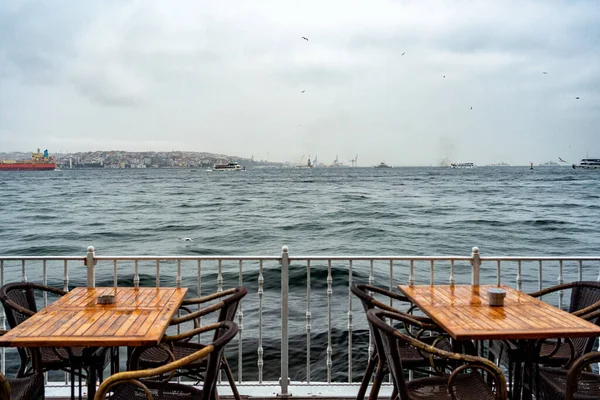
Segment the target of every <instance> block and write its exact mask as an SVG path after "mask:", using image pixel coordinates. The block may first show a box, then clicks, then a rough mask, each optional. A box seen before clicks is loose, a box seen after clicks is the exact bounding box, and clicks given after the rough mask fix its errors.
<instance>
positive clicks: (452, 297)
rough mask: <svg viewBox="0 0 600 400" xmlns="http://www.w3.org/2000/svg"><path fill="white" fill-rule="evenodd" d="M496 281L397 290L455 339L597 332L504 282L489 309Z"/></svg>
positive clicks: (404, 287) (404, 286)
mask: <svg viewBox="0 0 600 400" xmlns="http://www.w3.org/2000/svg"><path fill="white" fill-rule="evenodd" d="M492 287H494V288H497V287H499V286H495V285H481V286H472V285H414V286H410V285H399V286H398V289H400V291H401V292H402V293H403V294H404V295H405V296H406V297H408V298H409V299H410V300H411V301H412V302H413V303H415V304H416V305H417V306H418V307H419V308H420V309H421V310H422V311H423V312H424V313H425V314H427V315H428V316H429V317H430V318H431V319H433V320H434V321H435V322H436V323H437V324H438V325H440V326H441V327H442V328H444V330H446V331H447V332H448V333H449V334H450V336H452V337H453V338H454V339H457V340H466V339H472V340H483V339H543V338H559V337H561V338H562V337H588V336H598V335H600V327H598V326H596V325H594V324H592V323H590V322H588V321H585V320H584V319H582V318H579V317H576V316H574V315H571V314H569V313H568V312H565V311H563V310H560V309H558V308H556V307H553V306H551V305H550V304H548V303H544V302H543V301H540V300H538V299H536V298H533V297H531V296H529V295H527V294H525V293H523V292H520V291H518V290H516V289H513V288H511V287H508V286H500V287H501V288H502V289H504V290H506V292H507V293H506V298H505V299H504V306H503V307H491V306H490V305H489V302H488V295H487V290H488V289H489V288H492Z"/></svg>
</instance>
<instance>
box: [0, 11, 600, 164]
mask: <svg viewBox="0 0 600 400" xmlns="http://www.w3.org/2000/svg"><path fill="white" fill-rule="evenodd" d="M599 20H600V3H595V2H580V1H551V2H542V1H533V0H525V1H502V2H500V1H492V2H489V1H466V0H458V1H454V2H446V1H442V0H433V1H431V2H418V1H410V0H409V1H403V2H394V1H383V0H378V1H373V2H363V1H358V0H351V1H343V2H342V1H340V0H332V1H328V2H318V1H316V0H315V1H313V0H305V1H303V2H299V3H292V2H286V1H281V2H264V1H258V2H252V3H247V2H243V1H233V2H227V3H218V2H204V1H191V0H190V1H181V2H177V3H171V2H162V1H143V2H140V1H119V2H110V3H109V2H105V1H99V0H90V1H85V2H72V1H66V0H56V1H52V2H34V1H29V0H22V1H10V0H9V1H6V2H2V3H0V37H2V38H3V40H0V65H1V66H2V68H1V69H0V152H11V151H22V152H32V151H35V150H36V149H37V148H42V149H45V148H47V149H49V151H50V153H58V152H59V151H62V152H80V151H93V150H94V149H96V150H103V151H109V150H111V149H112V150H117V149H119V150H123V151H171V150H181V151H199V152H201V151H206V152H211V153H217V154H228V155H233V156H239V157H247V158H250V157H251V156H252V155H254V157H255V159H263V160H269V161H274V162H285V161H287V162H291V163H295V162H299V161H300V160H301V159H302V156H303V155H304V157H305V159H306V157H308V156H309V155H310V156H311V157H312V158H314V157H315V155H317V156H318V157H319V159H320V160H322V161H323V162H325V163H327V164H330V163H332V162H333V160H334V159H335V157H336V155H337V156H339V160H340V161H341V162H343V163H346V164H350V160H351V159H353V158H354V157H355V156H356V155H357V154H358V165H360V166H369V165H375V164H378V163H379V162H382V161H385V162H386V163H388V164H390V165H440V163H442V162H474V163H475V164H478V165H486V164H490V163H500V162H506V163H509V164H512V165H528V163H529V162H530V161H531V162H533V163H534V164H539V163H542V162H547V161H553V162H558V157H561V158H562V159H564V160H565V161H567V162H568V163H575V162H578V161H579V160H580V159H581V158H583V157H585V156H586V155H589V156H590V157H600V140H598V138H599V137H600V136H599V134H600V112H599V111H600V75H599V74H598V71H599V70H600V40H598V38H599V37H600V24H598V21H599Z"/></svg>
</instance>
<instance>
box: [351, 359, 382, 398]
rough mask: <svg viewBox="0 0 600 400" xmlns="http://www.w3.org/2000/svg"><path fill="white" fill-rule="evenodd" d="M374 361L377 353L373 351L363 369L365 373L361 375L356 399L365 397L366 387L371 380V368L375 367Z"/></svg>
mask: <svg viewBox="0 0 600 400" xmlns="http://www.w3.org/2000/svg"><path fill="white" fill-rule="evenodd" d="M376 362H377V353H373V355H372V356H371V357H370V358H369V362H368V363H367V369H366V370H365V374H364V375H363V378H362V381H361V383H360V388H359V389H358V394H357V395H356V400H363V399H364V398H365V394H366V393H367V388H368V387H369V382H370V381H371V377H372V376H373V370H374V369H375V364H376Z"/></svg>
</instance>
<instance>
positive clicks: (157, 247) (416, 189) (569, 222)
mask: <svg viewBox="0 0 600 400" xmlns="http://www.w3.org/2000/svg"><path fill="white" fill-rule="evenodd" d="M0 194H1V196H0V255H2V256H9V255H12V256H16V255H24V256H32V255H36V256H37V255H55V256H56V255H77V256H83V255H85V252H86V248H87V246H89V245H93V246H94V247H95V248H96V253H97V255H169V256H174V255H279V254H280V253H281V248H282V246H284V245H285V246H288V247H289V251H290V255H292V256H294V255H348V254H352V255H460V256H468V255H469V254H470V252H471V248H472V247H473V246H478V247H479V249H480V251H481V254H482V255H483V256H486V255H487V256H491V255H515V256H516V255H519V256H530V255H565V256H567V255H598V254H599V253H600V246H599V245H600V229H599V227H600V171H583V170H573V169H571V168H566V167H538V168H535V169H534V170H530V169H529V167H479V168H474V169H450V168H441V167H419V168H416V167H415V168H413V167H411V168H408V167H407V168H391V169H375V168H337V169H333V168H331V169H318V168H317V169H272V168H264V169H259V168H256V169H250V170H248V171H245V172H235V173H233V172H208V171H204V170H188V169H158V170H157V169H153V170H150V169H148V170H63V171H47V172H4V173H0ZM183 238H190V239H191V241H184V240H183ZM428 265H429V264H427V268H429V266H428ZM264 267H265V296H264V301H265V305H264V317H263V331H265V333H264V338H265V344H264V346H265V352H266V353H268V355H267V356H266V358H267V360H266V366H265V379H269V378H271V379H276V378H277V376H278V375H277V373H278V364H277V363H271V364H276V365H275V367H273V366H270V365H268V362H267V361H268V360H269V357H271V358H272V359H273V360H278V354H277V352H278V351H279V344H278V342H277V337H278V334H279V330H278V329H279V328H278V326H279V310H280V307H279V296H280V281H279V275H278V273H279V270H278V266H277V265H274V264H273V265H270V264H265V266H264ZM598 267H599V265H593V266H587V265H586V266H585V268H584V277H585V278H589V279H596V278H597V276H598ZM69 268H70V270H69V276H70V284H71V285H78V284H79V285H82V284H84V282H85V281H84V279H85V276H84V274H85V272H84V271H83V268H81V269H80V268H79V267H78V266H76V265H70V266H69ZM119 268H120V270H119V279H120V280H121V282H122V284H130V283H131V282H132V280H131V279H132V278H131V276H132V272H131V271H132V269H131V265H127V264H123V265H122V266H120V267H119ZM140 268H141V271H140V273H141V275H142V276H141V279H142V283H141V284H142V285H144V284H145V285H153V284H154V283H155V277H156V274H155V272H154V271H155V264H152V265H148V266H144V265H142V266H141V267H140ZM182 268H183V275H184V283H183V284H184V285H185V286H188V287H190V291H191V292H194V293H195V291H196V281H197V279H196V278H197V265H196V263H193V264H191V265H188V264H184V265H183V267H182ZM223 268H224V272H225V277H224V279H225V281H224V286H227V287H230V286H234V285H237V284H238V283H239V276H238V271H239V265H238V263H237V262H234V263H230V264H226V265H224V266H223ZM353 268H354V272H353V276H354V280H355V281H356V280H366V279H368V274H369V265H368V264H361V263H358V262H357V263H356V264H355V265H354V266H353ZM394 268H395V269H394V277H393V281H394V284H396V283H399V282H402V281H403V280H405V279H406V277H407V267H406V265H402V263H399V264H397V265H396V266H395V267H394ZM427 268H423V269H422V270H421V269H419V271H418V276H419V277H420V278H419V279H421V280H423V282H428V280H426V278H425V277H427V279H428V277H429V270H428V269H427ZM507 268H508V267H507ZM511 268H512V269H510V270H508V271H507V272H506V280H507V281H509V282H514V279H515V273H516V272H515V268H514V267H511ZM524 268H525V271H524V286H525V287H526V288H527V287H532V288H537V284H538V281H537V279H538V270H537V263H535V264H534V265H531V266H527V267H524ZM544 268H545V269H544V277H543V279H544V282H547V283H548V284H555V283H556V279H557V272H556V270H553V269H552V268H549V269H548V271H546V266H544ZM447 270H448V266H446V265H442V266H440V267H439V271H440V272H439V273H438V272H436V280H440V281H444V282H447V277H448V273H447ZM40 271H41V269H40V266H39V265H33V266H28V272H27V274H28V279H29V280H31V281H34V280H38V279H40V278H41V272H40ZM111 271H112V263H110V265H104V266H102V265H100V266H99V269H98V274H99V275H98V276H97V281H98V284H99V285H111V284H112V274H111ZM215 271H216V266H215V264H210V263H207V264H206V265H204V266H203V270H202V273H201V274H202V275H201V277H202V282H203V290H204V291H206V292H207V291H210V290H212V289H214V288H215V285H216V283H215V282H216V278H215V277H216V275H215V274H216V272H215ZM257 271H258V265H257V264H256V263H249V264H248V265H245V266H244V275H243V283H244V284H245V285H247V286H248V288H249V290H250V291H251V294H250V295H249V296H248V297H247V299H246V300H245V302H244V333H243V340H244V360H243V363H244V379H256V373H255V370H256V346H257V345H256V332H257V312H256V310H257V301H258V300H257V299H258V297H257V294H256V292H257V277H258V275H257V274H258V272H257ZM436 271H437V270H436ZM456 271H457V280H458V281H464V282H468V281H469V280H470V275H469V274H470V272H469V271H470V267H468V265H465V266H460V265H457V266H456ZM495 273H496V270H495V267H494V268H489V270H485V269H484V271H483V274H484V280H485V279H488V280H489V279H492V278H493V277H495ZM21 274H22V269H21V264H20V263H10V262H7V263H6V264H5V276H4V279H5V281H6V282H8V281H11V280H19V279H20V278H21ZM175 274H176V266H174V265H170V264H168V263H165V264H164V267H163V268H162V269H161V284H163V285H168V284H174V276H175ZM290 274H291V278H292V279H291V287H290V291H291V299H290V305H291V311H290V318H291V330H292V331H291V335H292V339H291V340H292V342H293V343H292V346H291V348H292V350H291V351H292V358H293V359H294V358H295V359H297V362H294V363H293V364H294V365H293V368H292V379H305V374H306V372H305V371H306V369H305V367H304V366H303V365H304V364H303V363H306V359H305V348H306V339H305V334H306V329H305V324H306V321H305V313H306V308H307V306H306V264H305V263H299V262H298V263H296V264H292V266H291V267H290ZM503 274H504V272H503ZM576 274H577V266H576V265H572V266H571V265H565V280H569V279H570V278H573V279H574V277H575V275H576ZM326 275H327V265H326V263H323V264H312V265H311V287H312V290H313V293H312V294H311V305H312V307H313V308H315V309H314V310H313V314H314V315H313V319H312V330H311V350H312V353H311V361H312V364H313V367H312V368H311V370H312V372H311V374H312V378H313V379H318V378H323V376H324V374H325V367H326V366H325V361H324V360H325V356H326V354H325V347H326V343H327V342H326V341H327V330H326V328H327V319H326V317H327V314H326V307H323V305H324V304H326V302H327V297H326V282H325V278H326ZM48 276H49V278H48V279H49V283H51V284H52V283H54V284H56V285H57V286H59V287H61V286H62V282H63V281H62V279H63V269H62V264H60V266H59V265H57V266H54V265H52V266H50V267H49V272H48ZM333 277H334V298H333V300H334V304H333V306H332V310H333V313H334V327H333V328H334V329H333V332H332V335H333V341H334V349H335V346H339V348H340V349H341V350H343V351H340V352H336V351H334V375H333V378H334V379H337V380H347V363H346V362H347V360H346V358H347V355H346V354H347V352H346V350H345V349H346V347H347V340H348V334H347V308H348V288H347V284H348V264H347V263H337V264H335V265H334V266H333ZM376 277H377V283H379V284H381V285H383V286H388V285H389V263H387V264H386V263H384V264H382V265H379V264H378V265H377V266H376ZM344 285H345V286H344ZM337 288H339V289H337ZM352 307H353V308H354V309H355V318H354V329H355V332H354V333H353V341H354V343H355V345H356V346H357V349H358V350H357V353H359V352H360V355H358V354H357V356H356V357H357V361H356V362H355V363H354V370H355V372H354V376H355V379H359V378H360V374H361V373H362V370H363V369H364V364H362V363H361V360H362V361H364V354H366V353H365V351H364V350H365V349H366V346H367V341H368V335H367V334H366V325H364V320H361V319H360V318H358V315H359V314H360V313H361V312H362V311H361V309H360V306H359V304H358V301H357V300H356V299H355V300H354V303H353V306H352ZM366 338H367V339H366ZM344 346H346V347H344ZM296 348H297V353H296V352H295V349H296ZM269 350H271V352H270V353H269ZM303 357H304V358H303ZM235 358H237V356H236V357H235ZM234 361H235V360H234ZM246 369H248V371H249V372H246ZM271 375H272V376H271Z"/></svg>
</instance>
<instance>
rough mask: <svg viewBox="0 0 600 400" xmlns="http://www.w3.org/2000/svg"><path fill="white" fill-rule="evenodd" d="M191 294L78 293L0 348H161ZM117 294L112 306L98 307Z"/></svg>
mask: <svg viewBox="0 0 600 400" xmlns="http://www.w3.org/2000/svg"><path fill="white" fill-rule="evenodd" d="M186 292H187V289H177V288H122V287H120V288H117V289H115V288H112V287H110V288H85V287H83V288H76V289H73V290H71V291H70V292H69V293H67V294H66V295H65V296H63V297H61V298H60V299H59V300H57V301H56V302H54V303H52V304H50V305H49V306H48V307H46V308H44V309H43V310H41V311H39V312H38V313H36V314H35V315H33V316H32V317H30V318H29V319H27V320H26V321H24V322H23V323H21V324H20V325H18V326H17V327H15V328H13V329H11V330H10V331H9V332H8V333H6V334H5V335H4V336H2V337H0V346H18V347H40V346H49V347H55V346H56V347H61V346H64V347H99V346H146V345H153V344H158V343H159V341H160V339H161V338H162V337H163V335H164V333H165V331H166V329H167V327H168V326H169V322H170V321H171V318H172V317H173V314H174V313H175V312H176V311H177V309H178V308H179V306H180V305H181V302H182V301H183V297H184V296H185V294H186ZM104 294H114V295H116V301H115V303H114V304H96V299H97V297H98V296H100V295H104Z"/></svg>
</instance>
